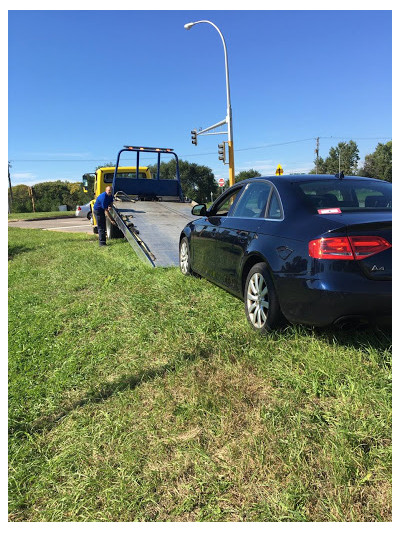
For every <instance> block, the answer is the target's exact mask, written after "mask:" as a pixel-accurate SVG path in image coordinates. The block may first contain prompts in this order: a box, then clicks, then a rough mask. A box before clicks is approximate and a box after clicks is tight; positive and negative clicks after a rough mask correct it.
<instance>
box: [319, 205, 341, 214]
mask: <svg viewBox="0 0 400 533" xmlns="http://www.w3.org/2000/svg"><path fill="white" fill-rule="evenodd" d="M341 212H342V210H341V209H340V207H330V208H329V209H318V214H319V215H336V213H341Z"/></svg>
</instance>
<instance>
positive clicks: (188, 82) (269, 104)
mask: <svg viewBox="0 0 400 533" xmlns="http://www.w3.org/2000/svg"><path fill="white" fill-rule="evenodd" d="M204 19H206V20H211V21H212V22H214V23H215V24H216V25H217V26H218V27H219V28H220V30H221V31H222V33H223V34H224V37H225V40H226V44H227V48H228V55H229V70H230V85H231V100H232V114H233V136H234V146H235V167H236V172H239V171H240V170H245V169H249V168H255V169H257V170H259V171H260V172H261V173H262V174H263V175H268V174H272V173H274V171H275V168H276V166H277V165H278V163H279V164H281V165H282V167H283V169H284V172H285V173H289V172H307V171H309V170H310V169H311V168H312V166H313V159H314V149H315V145H316V141H315V138H316V137H317V136H319V137H320V138H321V139H320V155H321V156H322V157H326V156H327V154H328V151H329V148H330V147H331V146H333V145H336V144H337V143H338V142H340V141H342V140H343V141H345V140H349V139H354V140H355V141H356V142H357V144H358V146H359V149H360V156H361V160H362V159H363V157H364V156H365V154H367V153H371V152H372V151H373V150H374V149H375V147H376V145H377V143H378V142H387V141H388V140H390V138H391V135H392V121H391V117H392V94H391V86H392V73H391V68H392V67H391V65H392V56H391V48H392V35H391V25H392V18H391V11H359V10H356V11H312V10H307V11H290V10H287V11H227V10H224V11H211V10H207V11H206V10H204V11H179V10H178V11H157V10H154V11H89V10H88V11H10V12H9V117H8V119H9V154H8V158H9V160H10V161H11V164H12V168H11V178H12V183H13V185H16V184H19V183H25V184H27V185H32V184H34V183H37V182H41V181H47V180H56V179H61V180H68V181H79V180H80V179H81V176H82V174H84V173H85V172H92V171H93V170H94V169H95V167H97V166H98V165H100V164H104V163H107V162H109V161H115V158H116V154H117V152H118V150H119V149H120V148H122V146H123V145H125V144H132V145H146V146H162V147H172V148H174V149H175V151H176V152H177V153H178V155H179V157H181V158H182V159H185V160H188V161H191V162H194V163H198V164H201V165H207V166H209V167H211V168H212V170H213V171H214V174H215V176H216V178H217V179H218V178H220V177H223V178H226V179H227V178H228V166H227V165H223V163H222V162H220V161H219V160H218V155H217V144H218V143H219V142H222V141H223V140H225V139H226V136H223V135H221V136H215V135H213V136H207V137H206V136H204V137H200V139H199V143H198V146H197V147H196V146H193V145H192V144H191V138H190V131H191V129H193V128H199V127H203V128H205V127H207V126H210V125H212V124H215V123H216V122H218V121H220V120H222V119H223V118H225V116H226V88H225V72H224V55H223V48H222V43H221V40H220V37H219V36H218V33H217V32H216V30H215V29H214V28H212V27H211V26H210V25H208V24H200V25H197V26H195V27H193V28H192V29H191V30H190V31H186V30H185V29H184V28H183V25H184V24H185V23H186V22H189V21H195V20H204ZM292 141H296V142H292ZM297 141H298V142H297Z"/></svg>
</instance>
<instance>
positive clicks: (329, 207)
mask: <svg viewBox="0 0 400 533" xmlns="http://www.w3.org/2000/svg"><path fill="white" fill-rule="evenodd" d="M192 214H193V215H196V216H199V217H200V218H198V219H195V220H194V221H192V222H189V223H188V224H187V225H186V226H185V228H184V229H183V231H182V234H181V237H180V243H179V263H180V269H181V271H182V273H183V274H185V275H189V274H192V273H194V274H197V275H200V276H202V277H204V278H206V279H208V280H209V281H211V282H213V283H215V284H217V285H219V286H220V287H222V288H223V289H225V290H227V291H229V292H230V293H232V294H234V295H235V296H237V297H239V298H241V299H242V300H243V301H244V305H245V312H246V316H247V319H248V321H249V323H250V325H251V326H252V327H253V328H254V329H255V330H257V331H259V332H260V333H264V334H265V333H267V332H268V331H270V330H272V329H274V328H276V327H277V326H278V325H279V324H280V323H281V322H282V321H283V320H284V319H286V320H288V321H289V322H292V323H301V324H310V325H315V326H327V325H331V324H342V325H343V324H347V323H353V322H378V323H388V322H390V321H391V313H392V311H391V305H392V185H391V183H388V182H385V181H382V180H378V179H371V178H362V177H356V176H343V174H341V175H336V176H332V175H294V176H292V175H286V176H273V177H261V178H251V179H248V180H245V181H241V182H239V183H237V184H235V185H233V186H232V187H230V188H229V189H228V190H227V191H226V192H225V193H223V194H222V195H221V196H219V197H218V198H217V200H216V201H215V202H214V203H213V204H212V205H211V207H209V208H208V209H207V208H206V206H205V205H204V204H198V205H196V206H194V207H193V209H192Z"/></svg>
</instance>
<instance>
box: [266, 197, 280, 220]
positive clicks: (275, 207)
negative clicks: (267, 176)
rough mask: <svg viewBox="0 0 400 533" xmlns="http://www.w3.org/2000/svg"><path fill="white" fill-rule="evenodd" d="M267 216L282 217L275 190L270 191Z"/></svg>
mask: <svg viewBox="0 0 400 533" xmlns="http://www.w3.org/2000/svg"><path fill="white" fill-rule="evenodd" d="M267 218H282V207H281V203H280V201H279V198H278V194H277V192H276V191H275V190H273V191H272V194H271V199H270V201H269V206H268V213H267Z"/></svg>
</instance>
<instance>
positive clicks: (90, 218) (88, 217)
mask: <svg viewBox="0 0 400 533" xmlns="http://www.w3.org/2000/svg"><path fill="white" fill-rule="evenodd" d="M86 216H87V219H88V220H89V222H91V221H92V212H91V211H90V212H89V213H88V214H87V215H86Z"/></svg>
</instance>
